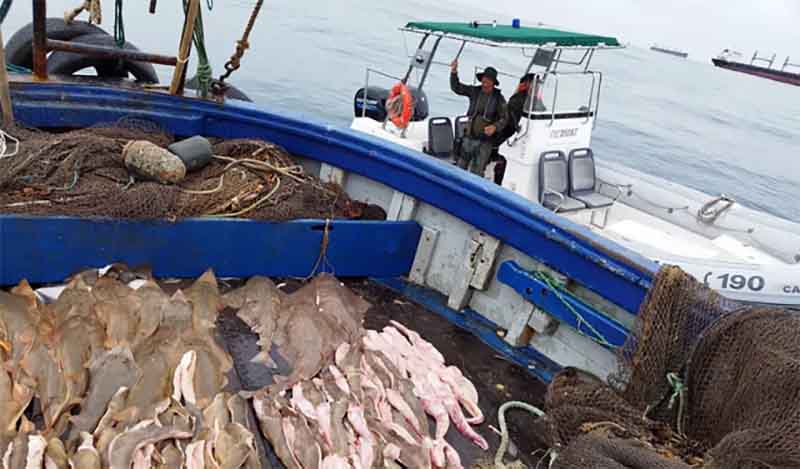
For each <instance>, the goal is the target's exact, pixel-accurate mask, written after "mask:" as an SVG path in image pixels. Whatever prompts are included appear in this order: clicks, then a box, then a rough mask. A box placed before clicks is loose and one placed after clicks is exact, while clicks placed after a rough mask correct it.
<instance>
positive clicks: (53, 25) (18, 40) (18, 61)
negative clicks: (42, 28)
mask: <svg viewBox="0 0 800 469" xmlns="http://www.w3.org/2000/svg"><path fill="white" fill-rule="evenodd" d="M46 24H47V38H48V39H56V40H59V41H71V40H72V39H74V38H76V37H78V36H83V35H86V34H105V35H108V33H107V32H105V31H104V30H103V29H102V28H100V27H99V26H95V25H93V24H89V23H87V22H85V21H73V22H72V23H71V24H67V23H66V22H65V21H64V19H63V18H47V23H46ZM6 60H7V61H8V63H10V64H14V65H18V66H20V67H25V68H33V23H28V24H27V25H25V26H23V27H22V28H20V29H19V30H18V31H17V32H15V33H14V34H13V35H12V36H11V37H10V38H9V39H8V41H6Z"/></svg>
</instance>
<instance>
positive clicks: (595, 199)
mask: <svg viewBox="0 0 800 469" xmlns="http://www.w3.org/2000/svg"><path fill="white" fill-rule="evenodd" d="M569 195H570V197H572V198H573V199H576V200H580V201H581V202H583V203H584V204H586V206H587V207H589V208H591V209H599V208H606V207H610V206H612V205H614V202H615V201H614V199H612V198H611V197H607V196H605V195H603V194H600V193H599V192H597V175H596V171H595V165H594V153H593V152H592V150H591V148H579V149H577V150H572V151H571V152H569Z"/></svg>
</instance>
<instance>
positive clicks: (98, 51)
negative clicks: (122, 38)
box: [45, 39, 178, 71]
mask: <svg viewBox="0 0 800 469" xmlns="http://www.w3.org/2000/svg"><path fill="white" fill-rule="evenodd" d="M46 44H47V50H61V51H64V52H75V53H78V54H86V55H91V56H94V57H100V58H103V59H127V60H132V61H134V62H149V63H154V64H160V65H171V66H173V67H174V66H176V65H177V64H178V58H177V57H170V56H167V55H159V54H149V53H147V52H140V51H133V50H127V49H119V48H116V47H105V46H90V45H88V44H81V43H79V42H69V41H57V40H54V39H48V40H47V43H46ZM46 64H47V62H46V59H45V65H46ZM46 70H47V68H46V67H45V71H46Z"/></svg>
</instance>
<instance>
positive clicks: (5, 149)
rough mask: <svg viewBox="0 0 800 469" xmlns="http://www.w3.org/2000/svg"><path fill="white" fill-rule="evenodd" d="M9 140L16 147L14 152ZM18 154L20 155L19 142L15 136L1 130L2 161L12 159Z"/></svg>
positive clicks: (0, 157)
mask: <svg viewBox="0 0 800 469" xmlns="http://www.w3.org/2000/svg"><path fill="white" fill-rule="evenodd" d="M9 140H10V141H11V143H12V144H13V145H14V147H13V148H14V149H13V150H10V149H9V144H8V142H9ZM17 153H19V140H18V139H17V138H16V137H14V136H13V135H11V134H9V133H6V132H5V131H4V130H0V160H2V159H4V158H11V157H12V156H15V155H16V154H17Z"/></svg>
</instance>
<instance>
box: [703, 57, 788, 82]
mask: <svg viewBox="0 0 800 469" xmlns="http://www.w3.org/2000/svg"><path fill="white" fill-rule="evenodd" d="M742 58H743V56H742V54H741V53H739V52H736V51H732V50H728V49H725V50H723V51H722V53H721V54H719V56H717V57H716V58H714V59H711V62H712V63H713V64H714V65H716V66H717V67H720V68H727V69H728V70H733V71H735V72H741V73H747V74H748V75H755V76H757V77H762V78H768V79H770V80H775V81H779V82H781V83H788V84H790V85H796V86H800V73H799V72H789V71H786V68H787V67H800V64H793V63H791V62H789V57H786V60H785V61H784V62H783V67H781V69H780V70H778V69H774V68H772V64H773V63H774V62H775V55H774V54H773V55H772V58H770V59H767V58H765V57H759V56H758V51H756V53H755V54H753V58H752V59H750V63H749V64H748V63H745V62H744V61H742ZM756 62H765V63H767V64H769V65H767V66H766V67H763V66H759V65H754V64H755V63H756Z"/></svg>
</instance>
